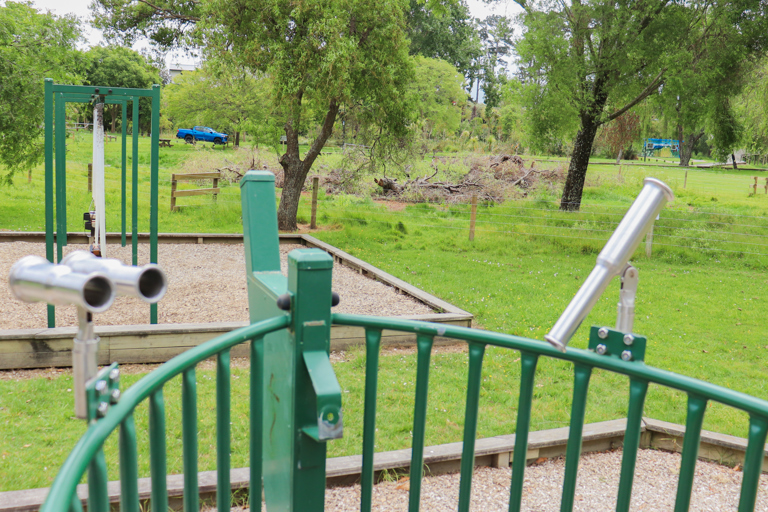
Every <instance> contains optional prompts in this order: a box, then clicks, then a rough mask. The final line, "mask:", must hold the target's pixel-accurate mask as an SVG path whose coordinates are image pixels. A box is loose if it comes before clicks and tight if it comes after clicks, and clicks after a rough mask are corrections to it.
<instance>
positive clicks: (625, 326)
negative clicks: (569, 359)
mask: <svg viewBox="0 0 768 512" xmlns="http://www.w3.org/2000/svg"><path fill="white" fill-rule="evenodd" d="M674 198H675V196H674V194H673V193H672V189H670V188H669V187H668V186H667V185H666V184H665V183H663V182H661V181H659V180H657V179H655V178H646V179H645V181H644V182H643V189H642V190H641V191H640V194H638V196H637V198H636V199H635V202H634V203H632V206H630V207H629V210H627V213H626V215H624V218H623V219H621V222H620V223H619V225H618V227H617V228H616V231H614V232H613V234H612V235H611V238H609V239H608V242H607V243H606V244H605V247H603V250H602V251H600V254H599V255H598V256H597V264H596V265H595V268H594V269H592V272H590V274H589V276H588V277H587V279H586V280H585V281H584V284H583V285H582V286H581V288H579V291H578V292H576V295H575V296H574V297H573V299H572V300H571V302H570V304H568V307H566V308H565V311H564V312H563V314H562V315H561V316H560V318H559V319H558V320H557V322H555V325H554V326H553V327H552V330H551V331H549V333H548V334H546V335H544V339H545V340H547V341H548V342H549V343H550V344H552V345H553V346H554V347H555V348H557V349H558V350H560V351H562V352H565V347H566V345H568V342H569V341H570V340H571V337H572V336H573V334H574V333H575V332H576V329H578V328H579V326H580V325H581V322H582V321H583V320H584V318H586V316H587V315H588V314H589V312H590V311H591V310H592V308H593V307H594V305H595V303H596V302H597V300H598V299H599V298H600V296H601V295H602V294H603V292H604V291H605V289H606V288H607V287H608V284H610V282H611V279H613V278H614V277H615V276H618V275H622V287H623V286H624V285H625V284H627V283H628V282H629V281H630V280H631V281H632V283H633V286H634V287H635V288H636V287H637V269H635V268H633V267H631V266H628V262H629V258H631V257H632V255H633V254H634V252H635V249H637V247H638V246H639V245H640V242H641V241H642V238H643V236H645V234H646V233H647V232H648V230H649V229H650V228H651V226H652V225H653V222H654V220H656V217H657V216H658V215H659V212H660V211H661V209H662V208H663V207H664V205H665V204H666V203H667V201H671V200H672V199H674ZM628 269H631V271H630V272H629V273H626V271H627V270H628ZM630 295H631V296H630ZM621 299H622V302H619V315H618V322H617V323H618V324H619V325H618V326H617V329H618V330H621V331H623V332H629V331H631V330H632V319H633V318H634V299H635V297H634V290H632V292H631V294H630V293H626V291H625V290H624V289H623V288H622V294H621Z"/></svg>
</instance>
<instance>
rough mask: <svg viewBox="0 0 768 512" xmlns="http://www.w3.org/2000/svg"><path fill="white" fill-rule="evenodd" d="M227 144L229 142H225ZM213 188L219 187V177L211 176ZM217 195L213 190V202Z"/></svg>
mask: <svg viewBox="0 0 768 512" xmlns="http://www.w3.org/2000/svg"><path fill="white" fill-rule="evenodd" d="M227 144H229V143H227ZM213 188H214V190H218V189H219V178H213ZM218 196H219V194H218V192H214V193H213V202H214V203H215V202H216V198H217V197H218Z"/></svg>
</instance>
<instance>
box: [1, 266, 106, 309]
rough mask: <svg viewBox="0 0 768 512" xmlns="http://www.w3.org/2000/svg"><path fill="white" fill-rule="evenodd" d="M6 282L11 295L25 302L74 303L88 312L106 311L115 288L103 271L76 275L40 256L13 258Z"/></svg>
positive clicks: (70, 270)
mask: <svg viewBox="0 0 768 512" xmlns="http://www.w3.org/2000/svg"><path fill="white" fill-rule="evenodd" d="M9 283H10V287H11V292H12V293H13V295H14V296H15V297H16V298H17V299H20V300H23V301H25V302H47V303H48V304H53V305H57V306H64V305H69V304H74V305H75V306H78V307H81V308H83V309H85V310H86V311H89V312H91V313H101V312H103V311H106V310H107V309H109V307H110V306H111V305H112V302H113V301H114V300H115V289H114V287H113V285H112V282H111V281H110V280H109V278H108V277H107V276H105V275H104V274H102V273H99V272H90V273H88V274H78V273H75V272H73V271H72V269H70V268H69V267H66V266H63V265H54V264H53V263H51V262H50V261H48V260H46V259H45V258H42V257H40V256H25V257H24V258H22V259H20V260H19V261H17V262H16V263H15V264H14V265H13V267H11V274H10V278H9Z"/></svg>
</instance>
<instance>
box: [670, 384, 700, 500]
mask: <svg viewBox="0 0 768 512" xmlns="http://www.w3.org/2000/svg"><path fill="white" fill-rule="evenodd" d="M706 410H707V400H706V399H705V398H702V397H699V396H696V395H692V394H689V395H688V416H687V418H686V419H685V437H683V453H682V460H681V461H680V476H679V477H678V480H677V496H676V498H675V512H685V511H687V510H688V509H689V508H690V506H691V491H692V490H693V477H694V474H695V471H696V459H698V457H699V443H700V442H701V426H702V425H703V423H704V413H705V412H706Z"/></svg>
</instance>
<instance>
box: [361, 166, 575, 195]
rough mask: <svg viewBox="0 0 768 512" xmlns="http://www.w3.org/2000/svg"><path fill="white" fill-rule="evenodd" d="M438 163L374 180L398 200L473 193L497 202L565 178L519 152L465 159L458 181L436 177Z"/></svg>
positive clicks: (383, 191)
mask: <svg viewBox="0 0 768 512" xmlns="http://www.w3.org/2000/svg"><path fill="white" fill-rule="evenodd" d="M440 163H441V160H440V159H435V160H433V161H432V168H433V170H434V172H433V173H432V174H431V175H424V176H422V177H416V178H411V176H410V174H409V173H406V176H407V180H406V181H405V182H402V183H400V182H399V181H398V180H397V179H396V178H388V177H387V176H384V177H383V178H376V179H374V181H375V182H376V184H377V185H378V186H379V187H380V189H381V193H382V195H385V196H388V197H392V198H397V199H399V200H405V201H417V202H448V203H457V202H467V201H468V200H469V198H471V197H472V196H473V195H475V196H477V199H478V200H479V201H490V202H494V203H500V202H503V201H504V200H505V199H507V198H513V197H520V196H523V197H524V196H527V195H528V191H529V190H530V189H531V188H534V187H536V186H539V185H541V184H545V185H547V186H549V187H553V186H555V185H557V184H559V183H561V182H563V181H564V179H565V178H564V177H565V172H564V169H562V168H554V169H544V168H536V162H534V161H531V163H530V166H528V167H527V166H526V163H525V161H524V160H523V159H522V158H521V157H520V156H518V155H498V156H493V157H482V158H476V159H474V160H473V161H471V162H468V164H470V171H469V172H468V173H467V174H466V175H464V177H463V178H462V179H461V180H460V181H458V182H455V183H451V182H446V181H435V180H434V178H435V176H437V174H438V173H439V172H440V170H441V169H440Z"/></svg>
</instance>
